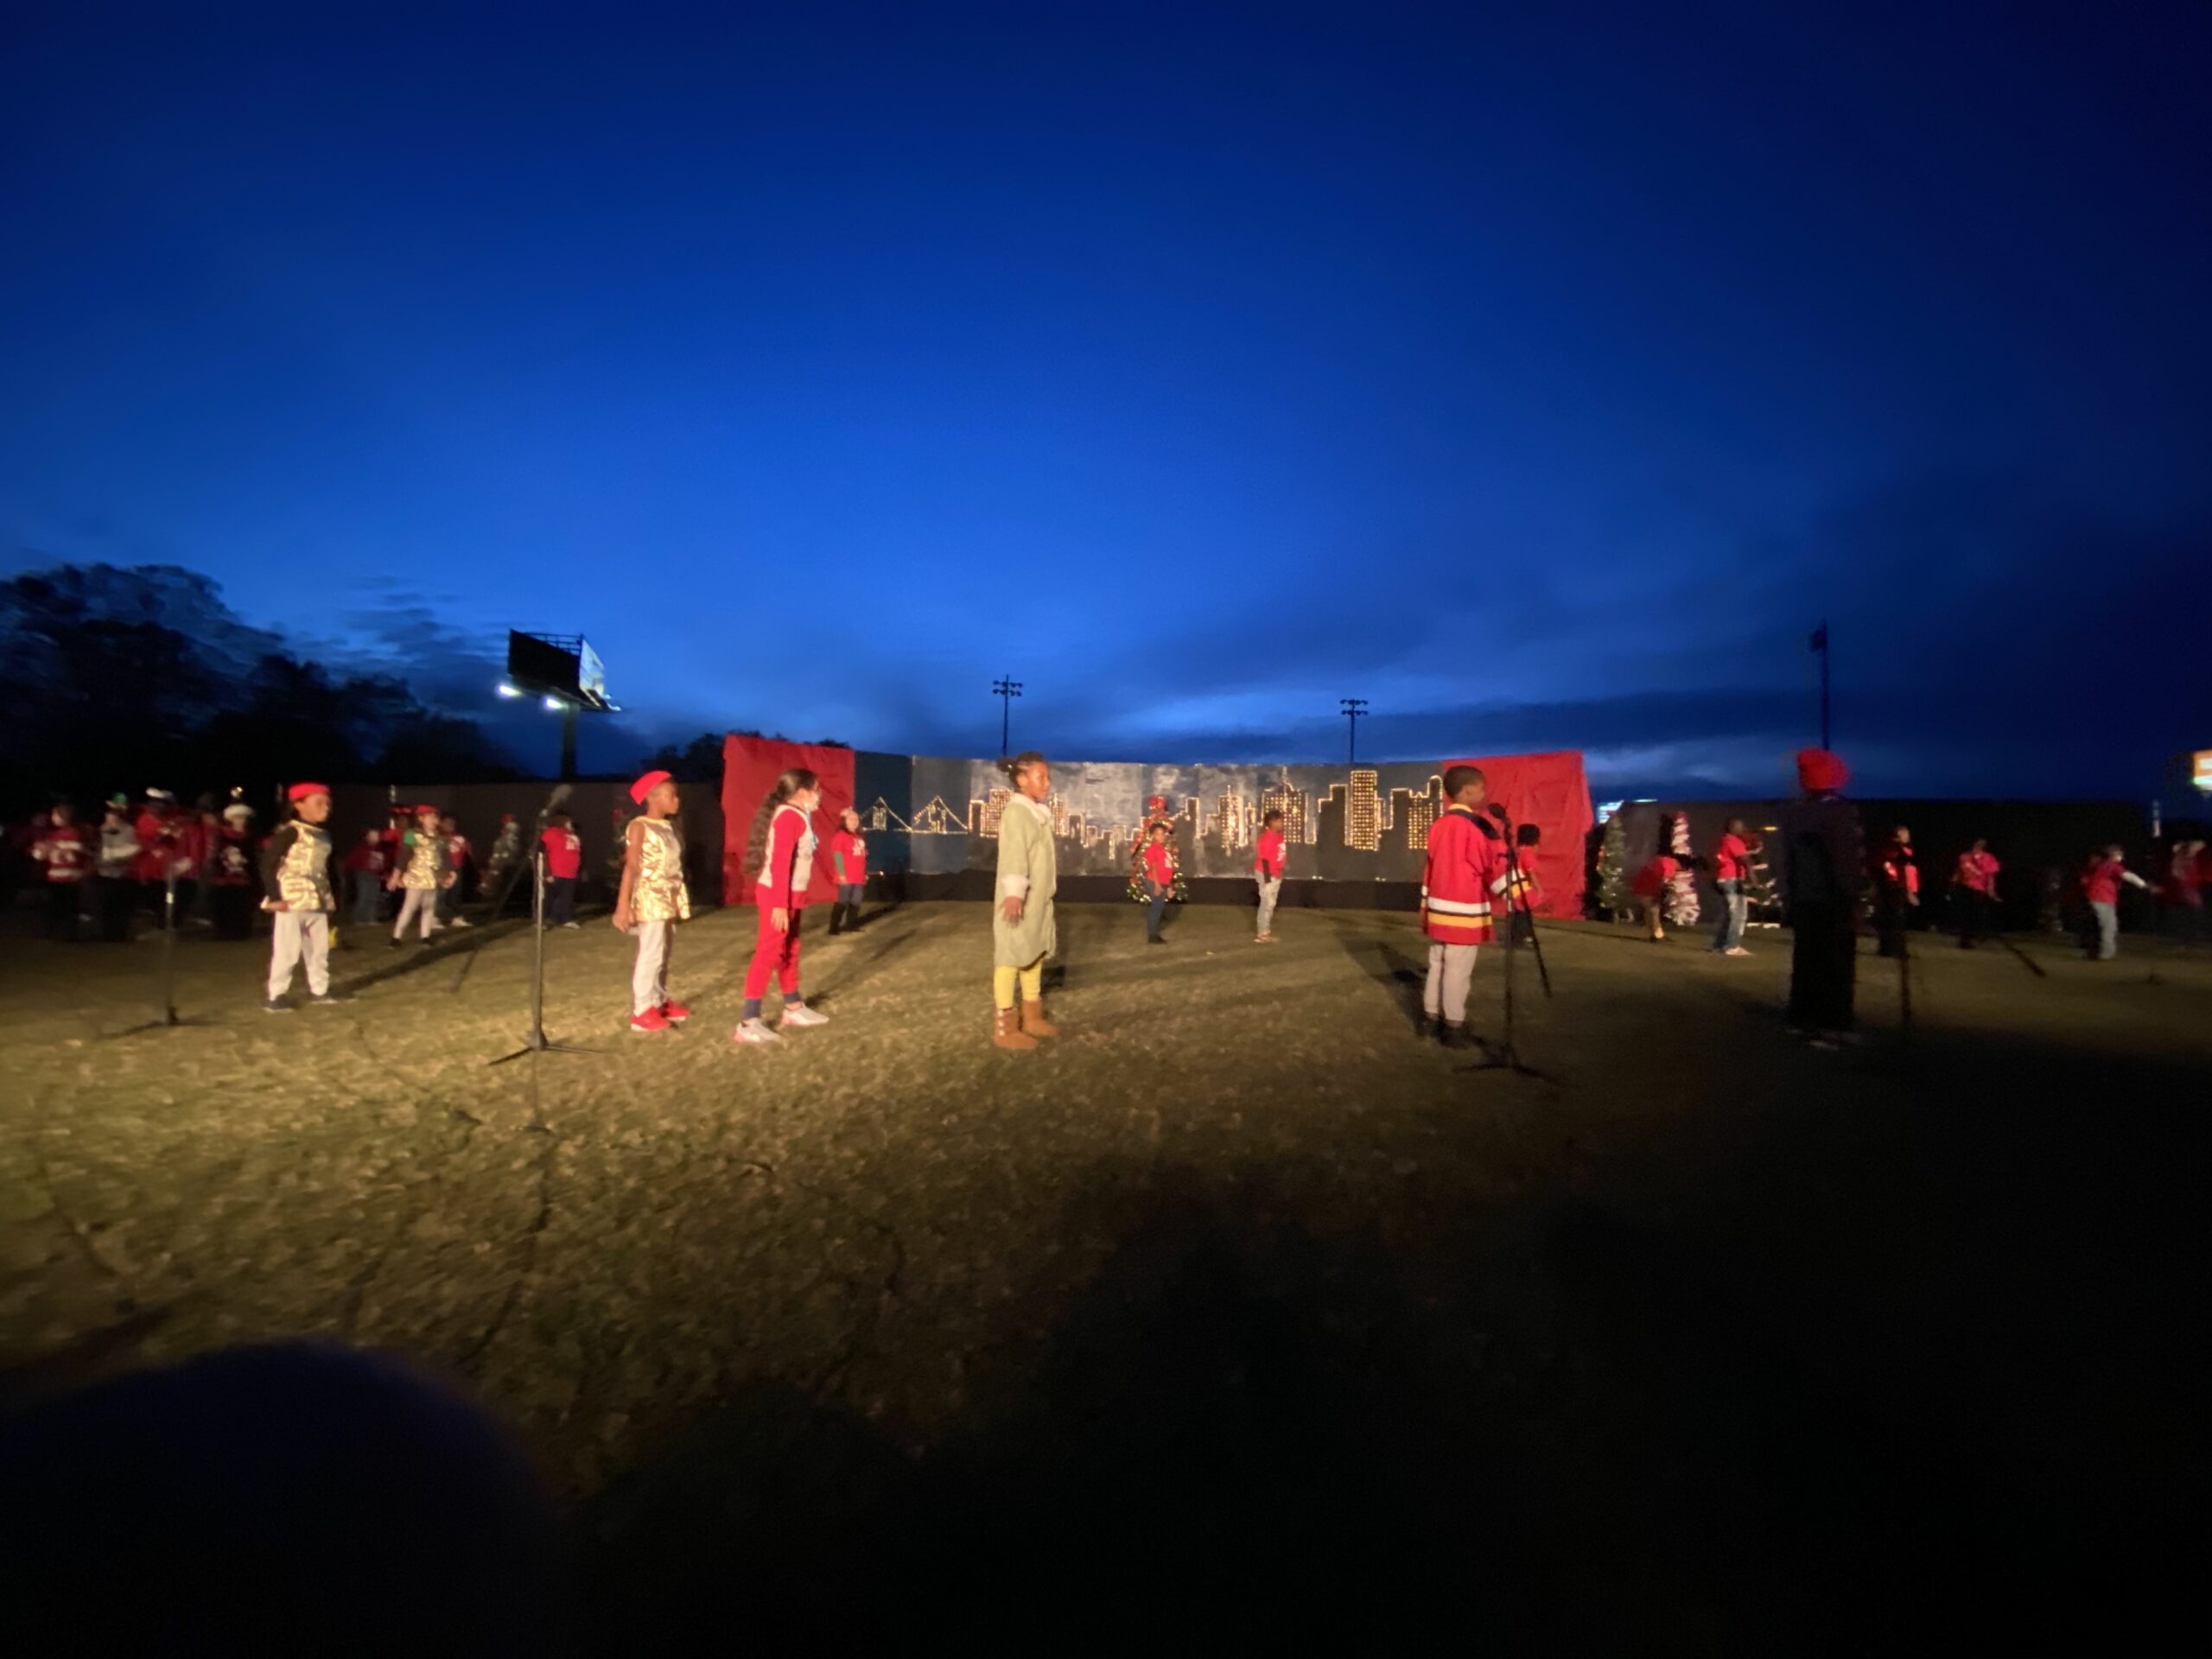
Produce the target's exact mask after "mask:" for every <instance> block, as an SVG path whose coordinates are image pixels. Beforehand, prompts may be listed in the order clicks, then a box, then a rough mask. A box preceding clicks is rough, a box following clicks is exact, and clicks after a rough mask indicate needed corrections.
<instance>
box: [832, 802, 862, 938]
mask: <svg viewBox="0 0 2212 1659" xmlns="http://www.w3.org/2000/svg"><path fill="white" fill-rule="evenodd" d="M829 862H830V864H831V866H832V867H833V868H834V870H835V872H836V877H837V902H836V904H835V905H834V906H831V907H830V911H829V931H830V932H831V933H832V934H837V933H842V932H844V931H847V930H848V929H850V930H852V931H859V928H860V925H861V893H862V892H863V891H864V890H865V889H866V888H867V887H868V837H867V836H863V835H862V834H861V815H860V814H859V813H857V812H855V811H854V810H853V809H852V808H851V807H847V808H846V809H845V810H843V811H842V812H840V813H839V814H838V815H837V833H836V835H834V836H830V837H829Z"/></svg>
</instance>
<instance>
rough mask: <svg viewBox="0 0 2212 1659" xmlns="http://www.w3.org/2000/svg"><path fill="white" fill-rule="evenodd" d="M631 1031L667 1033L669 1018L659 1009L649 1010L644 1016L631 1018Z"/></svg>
mask: <svg viewBox="0 0 2212 1659" xmlns="http://www.w3.org/2000/svg"><path fill="white" fill-rule="evenodd" d="M630 1029H631V1030H632V1031H666V1030H667V1029H668V1019H667V1016H666V1015H664V1014H662V1013H661V1011H660V1010H659V1009H658V1008H647V1009H646V1010H645V1012H644V1013H643V1014H632V1015H631V1016H630Z"/></svg>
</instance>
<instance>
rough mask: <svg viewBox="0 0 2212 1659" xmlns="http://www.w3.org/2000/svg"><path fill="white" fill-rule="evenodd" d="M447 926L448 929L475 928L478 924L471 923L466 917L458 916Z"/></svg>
mask: <svg viewBox="0 0 2212 1659" xmlns="http://www.w3.org/2000/svg"><path fill="white" fill-rule="evenodd" d="M446 925H447V926H448V927H474V926H475V925H476V924H475V923H474V922H472V921H470V920H469V919H468V918H467V917H466V916H456V917H454V918H453V920H452V921H450V922H448V923H447V924H446Z"/></svg>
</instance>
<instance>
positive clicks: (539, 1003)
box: [490, 841, 598, 1065]
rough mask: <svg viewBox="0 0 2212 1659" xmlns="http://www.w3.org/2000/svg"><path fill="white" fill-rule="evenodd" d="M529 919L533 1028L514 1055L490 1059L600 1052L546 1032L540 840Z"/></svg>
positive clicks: (542, 846)
mask: <svg viewBox="0 0 2212 1659" xmlns="http://www.w3.org/2000/svg"><path fill="white" fill-rule="evenodd" d="M530 866H531V875H532V880H531V901H530V919H531V931H533V932H535V933H536V934H537V950H536V952H535V953H534V957H533V960H532V962H531V971H530V1029H529V1031H527V1032H526V1033H524V1035H523V1039H522V1046H521V1047H520V1048H518V1049H517V1050H515V1051H514V1052H513V1053H512V1054H502V1055H500V1056H499V1058H498V1059H496V1060H493V1061H492V1062H490V1064H492V1065H505V1064H506V1063H507V1062H508V1061H509V1060H518V1059H520V1058H522V1057H523V1056H524V1055H525V1054H592V1053H596V1052H598V1051H597V1050H595V1049H589V1048H579V1047H577V1046H575V1044H573V1043H556V1042H555V1041H554V1040H553V1039H551V1038H550V1037H548V1036H547V1035H546V1034H545V843H544V842H542V841H541V842H538V844H537V847H536V849H533V850H532V852H531V858H530Z"/></svg>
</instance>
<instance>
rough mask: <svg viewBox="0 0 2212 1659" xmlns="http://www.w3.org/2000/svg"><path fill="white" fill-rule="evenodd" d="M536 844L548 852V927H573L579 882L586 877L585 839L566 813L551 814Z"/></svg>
mask: <svg viewBox="0 0 2212 1659" xmlns="http://www.w3.org/2000/svg"><path fill="white" fill-rule="evenodd" d="M537 844H538V845H539V846H541V847H543V849H545V925H546V926H548V927H574V926H575V925H576V881H577V880H578V878H579V877H581V876H582V874H583V873H584V842H583V837H582V836H579V835H578V834H577V833H576V827H575V824H573V823H569V815H568V814H567V813H566V812H549V813H547V814H546V815H545V829H544V830H543V832H542V833H541V834H540V835H539V836H538V837H537Z"/></svg>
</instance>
